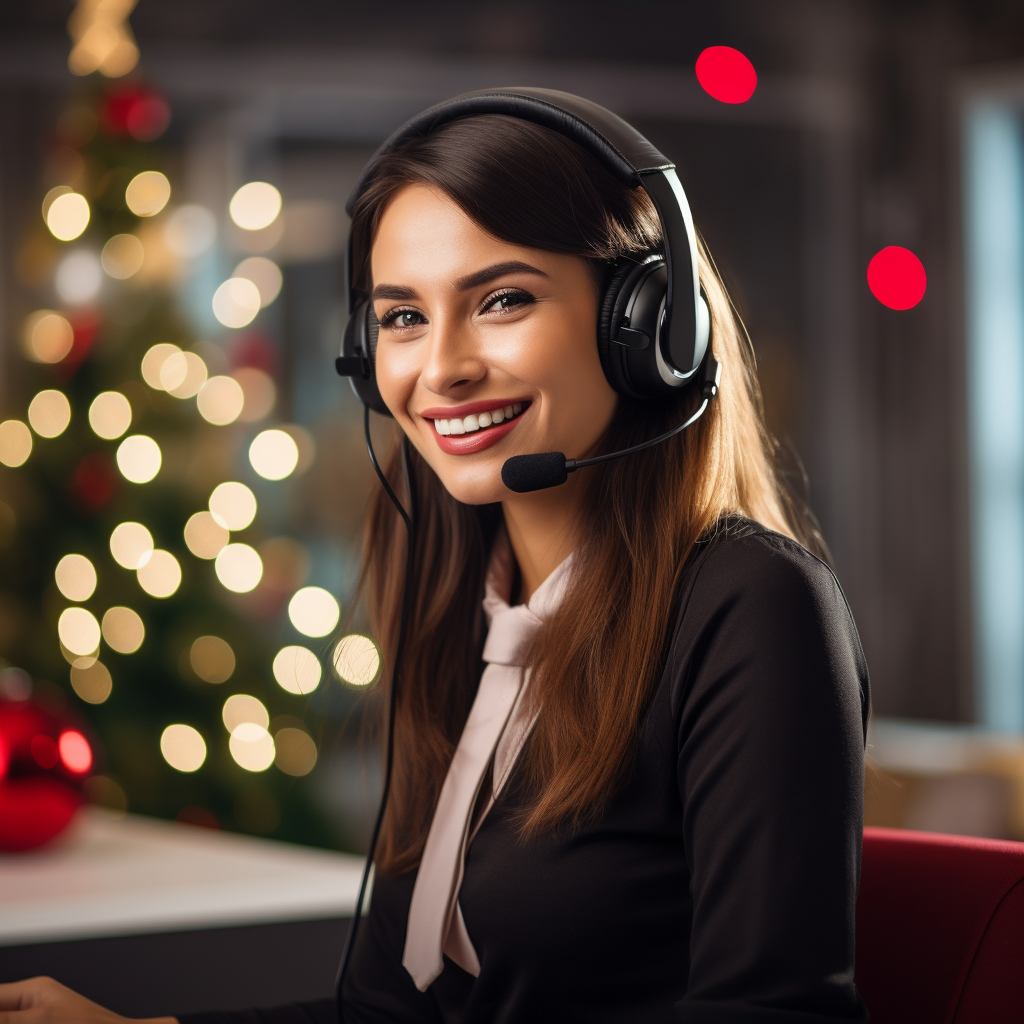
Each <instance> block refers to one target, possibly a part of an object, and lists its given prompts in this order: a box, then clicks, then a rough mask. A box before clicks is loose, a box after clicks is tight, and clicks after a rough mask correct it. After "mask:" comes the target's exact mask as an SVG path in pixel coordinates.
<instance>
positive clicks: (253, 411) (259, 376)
mask: <svg viewBox="0 0 1024 1024" xmlns="http://www.w3.org/2000/svg"><path fill="white" fill-rule="evenodd" d="M232 377H234V379H235V380H236V381H238V383H239V385H240V386H241V388H242V395H243V404H242V411H241V413H239V416H238V418H239V419H240V420H241V421H242V422H243V423H257V422H258V421H259V420H261V419H263V418H264V417H265V416H268V415H269V414H270V413H271V411H272V410H273V408H274V403H275V402H276V401H277V385H276V384H274V378H273V377H271V376H270V374H269V373H266V372H265V371H263V370H258V369H257V368H256V367H255V366H242V367H239V368H238V369H237V370H235V372H234V373H233V374H232Z"/></svg>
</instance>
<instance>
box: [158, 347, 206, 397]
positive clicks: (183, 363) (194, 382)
mask: <svg viewBox="0 0 1024 1024" xmlns="http://www.w3.org/2000/svg"><path fill="white" fill-rule="evenodd" d="M205 383H206V363H204V362H203V360H202V358H201V357H200V356H197V355H196V354H195V352H172V353H171V354H170V355H169V356H168V357H167V358H166V359H165V360H164V361H163V365H162V366H161V367H160V386H161V387H162V388H163V389H164V391H166V392H167V393H168V394H169V395H173V396H174V397H175V398H192V397H194V396H195V395H197V394H199V389H200V388H201V387H202V386H203V385H204V384H205Z"/></svg>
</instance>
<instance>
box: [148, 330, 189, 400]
mask: <svg viewBox="0 0 1024 1024" xmlns="http://www.w3.org/2000/svg"><path fill="white" fill-rule="evenodd" d="M180 352H181V349H180V348H178V346H177V345H172V344H171V343H170V342H169V341H161V342H159V343H158V344H156V345H154V346H153V347H152V348H151V349H149V351H148V352H147V353H146V354H145V355H144V356H143V357H142V379H143V380H144V381H145V382H146V383H147V384H148V385H149V386H150V387H151V388H153V390H154V391H163V389H164V386H163V384H161V383H160V373H161V371H162V370H163V368H164V363H165V362H166V361H167V360H168V359H169V358H170V357H171V356H173V355H175V354H176V353H180Z"/></svg>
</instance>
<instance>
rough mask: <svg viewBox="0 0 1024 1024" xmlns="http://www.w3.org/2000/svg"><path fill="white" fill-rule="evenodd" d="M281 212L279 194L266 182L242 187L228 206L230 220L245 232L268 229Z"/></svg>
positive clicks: (256, 182)
mask: <svg viewBox="0 0 1024 1024" xmlns="http://www.w3.org/2000/svg"><path fill="white" fill-rule="evenodd" d="M280 212H281V193H280V192H278V190H277V189H276V188H274V186H273V185H271V184H270V183H269V182H266V181H250V182H249V183H248V184H247V185H243V186H242V187H241V188H240V189H239V190H238V191H237V192H236V193H235V194H234V195H233V196H232V197H231V202H230V203H229V204H228V213H230V214H231V219H232V220H233V221H234V222H235V223H236V224H237V225H238V226H239V227H240V228H244V229H245V230H246V231H259V230H261V229H262V228H266V227H269V226H270V225H271V224H273V223H274V221H275V220H277V215H278V214H279V213H280Z"/></svg>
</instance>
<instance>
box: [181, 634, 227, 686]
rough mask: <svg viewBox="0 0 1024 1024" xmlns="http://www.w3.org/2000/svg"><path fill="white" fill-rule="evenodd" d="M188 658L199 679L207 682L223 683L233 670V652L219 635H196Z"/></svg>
mask: <svg viewBox="0 0 1024 1024" xmlns="http://www.w3.org/2000/svg"><path fill="white" fill-rule="evenodd" d="M188 660H189V663H190V664H191V666H192V671H193V672H195V674H196V675H197V676H199V678H200V679H202V680H203V681H204V682H207V683H224V682H227V680H229V679H230V678H231V675H232V673H233V672H234V671H235V652H234V651H233V650H231V645H230V644H229V643H228V642H227V641H226V640H222V639H221V638H220V637H219V636H201V637H198V638H197V639H196V640H195V641H194V643H193V644H192V646H191V648H190V649H189V652H188Z"/></svg>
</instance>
